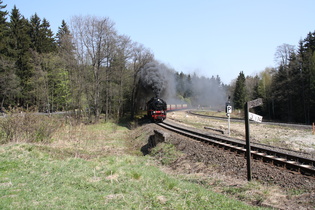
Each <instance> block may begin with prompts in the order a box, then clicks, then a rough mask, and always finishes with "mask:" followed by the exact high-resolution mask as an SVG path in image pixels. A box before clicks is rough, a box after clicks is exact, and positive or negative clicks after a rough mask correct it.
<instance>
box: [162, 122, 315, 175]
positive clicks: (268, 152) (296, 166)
mask: <svg viewBox="0 0 315 210" xmlns="http://www.w3.org/2000/svg"><path fill="white" fill-rule="evenodd" d="M158 125H159V126H161V127H163V128H165V129H167V130H170V131H172V132H176V133H178V134H181V135H184V136H186V137H189V138H193V139H195V140H198V141H201V142H204V143H207V144H209V145H213V146H217V147H220V148H223V149H225V150H229V151H232V152H236V153H238V154H244V155H245V154H246V144H245V142H244V141H240V140H238V139H233V138H230V137H225V136H221V135H216V134H209V133H207V134H205V133H200V132H198V131H196V130H191V129H188V128H183V127H180V126H178V125H174V124H170V123H167V122H165V121H164V122H163V123H159V124H158ZM251 157H252V158H253V159H256V160H261V161H263V162H266V163H270V164H273V165H276V166H279V167H282V168H285V169H287V170H291V171H295V172H299V173H301V174H303V175H307V176H313V177H315V160H314V159H309V158H305V157H302V156H299V155H296V154H292V153H291V154H290V152H289V151H277V150H276V149H272V148H268V146H264V145H262V144H255V145H252V146H251Z"/></svg>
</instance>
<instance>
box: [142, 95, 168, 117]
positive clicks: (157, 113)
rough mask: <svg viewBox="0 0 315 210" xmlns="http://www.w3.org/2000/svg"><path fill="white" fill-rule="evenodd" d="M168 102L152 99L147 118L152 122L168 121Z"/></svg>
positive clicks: (148, 103) (148, 106)
mask: <svg viewBox="0 0 315 210" xmlns="http://www.w3.org/2000/svg"><path fill="white" fill-rule="evenodd" d="M166 110H167V104H166V102H165V101H164V100H163V99H161V98H157V97H153V98H151V99H150V100H149V101H148V102H147V116H148V118H149V119H150V120H151V122H162V121H163V120H165V119H166Z"/></svg>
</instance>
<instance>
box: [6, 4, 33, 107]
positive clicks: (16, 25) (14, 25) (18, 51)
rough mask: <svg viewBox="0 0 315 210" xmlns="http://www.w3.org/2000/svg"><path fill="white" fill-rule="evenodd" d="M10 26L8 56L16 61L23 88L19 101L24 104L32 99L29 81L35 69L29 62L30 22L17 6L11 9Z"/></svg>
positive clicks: (17, 72) (17, 73)
mask: <svg viewBox="0 0 315 210" xmlns="http://www.w3.org/2000/svg"><path fill="white" fill-rule="evenodd" d="M9 28H10V30H9V32H8V34H9V38H10V39H9V40H8V56H10V57H11V58H12V59H13V60H14V61H15V65H16V75H17V76H18V77H19V78H20V81H21V90H22V92H21V95H20V97H19V102H18V103H19V105H22V106H23V105H26V103H28V102H29V99H30V96H29V91H30V90H31V84H30V83H29V82H30V78H31V77H32V75H33V70H32V66H31V65H30V63H29V61H30V52H29V48H30V44H31V42H30V38H29V35H28V33H27V32H28V28H29V23H28V21H27V20H26V19H25V18H24V17H23V16H22V15H21V14H20V12H19V10H18V9H17V8H16V6H14V8H13V9H12V11H11V15H10V22H9Z"/></svg>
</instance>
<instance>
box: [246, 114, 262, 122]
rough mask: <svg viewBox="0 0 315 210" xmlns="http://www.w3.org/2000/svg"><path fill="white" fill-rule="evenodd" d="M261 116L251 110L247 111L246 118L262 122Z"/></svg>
mask: <svg viewBox="0 0 315 210" xmlns="http://www.w3.org/2000/svg"><path fill="white" fill-rule="evenodd" d="M262 118H263V117H262V116H260V115H258V114H254V113H251V112H248V119H250V120H253V121H255V122H260V123H261V122H262Z"/></svg>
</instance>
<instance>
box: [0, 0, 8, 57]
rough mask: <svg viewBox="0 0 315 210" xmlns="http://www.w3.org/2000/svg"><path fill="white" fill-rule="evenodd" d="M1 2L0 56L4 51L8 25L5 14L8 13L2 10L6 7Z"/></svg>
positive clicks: (0, 1)
mask: <svg viewBox="0 0 315 210" xmlns="http://www.w3.org/2000/svg"><path fill="white" fill-rule="evenodd" d="M2 4H3V2H2V0H0V56H1V55H3V54H4V53H5V51H6V40H7V36H8V34H7V33H8V24H7V18H6V16H7V14H8V12H7V11H5V10H4V9H5V8H6V7H7V5H2Z"/></svg>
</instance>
